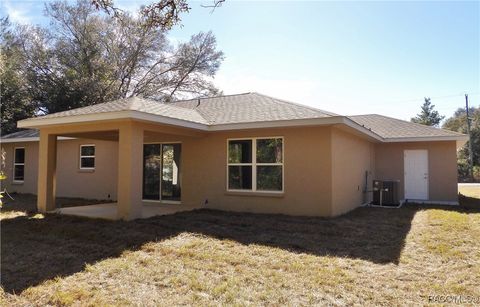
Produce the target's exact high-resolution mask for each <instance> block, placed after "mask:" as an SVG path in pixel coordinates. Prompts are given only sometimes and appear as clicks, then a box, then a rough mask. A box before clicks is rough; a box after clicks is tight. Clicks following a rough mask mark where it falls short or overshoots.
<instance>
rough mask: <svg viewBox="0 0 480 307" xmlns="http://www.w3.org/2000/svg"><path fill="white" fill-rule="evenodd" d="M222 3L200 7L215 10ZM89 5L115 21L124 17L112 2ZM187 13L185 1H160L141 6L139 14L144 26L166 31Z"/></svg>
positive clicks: (215, 0) (219, 0) (101, 0)
mask: <svg viewBox="0 0 480 307" xmlns="http://www.w3.org/2000/svg"><path fill="white" fill-rule="evenodd" d="M224 2H225V0H213V3H212V5H202V6H203V7H210V8H213V9H215V8H217V7H220V6H221V5H222V4H223V3H224ZM91 3H92V5H93V6H94V7H95V8H96V9H97V10H103V11H104V12H106V13H107V14H108V15H111V16H113V17H115V18H116V19H119V20H121V19H123V18H124V16H125V11H123V10H122V9H120V8H118V7H117V6H115V3H114V1H113V0H91ZM188 11H190V7H189V6H188V3H187V1H186V0H160V1H158V2H153V3H151V4H149V5H143V6H141V7H140V10H139V13H140V16H141V20H142V23H143V24H144V25H145V26H147V27H157V28H161V29H167V30H168V29H171V28H172V27H173V26H174V25H176V24H178V23H180V21H181V19H180V15H181V14H182V13H186V12H188Z"/></svg>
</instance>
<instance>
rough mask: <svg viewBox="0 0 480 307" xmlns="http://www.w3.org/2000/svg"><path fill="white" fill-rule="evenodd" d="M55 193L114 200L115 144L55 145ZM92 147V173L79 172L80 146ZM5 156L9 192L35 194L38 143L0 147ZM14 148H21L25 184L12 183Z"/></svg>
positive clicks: (79, 141) (78, 142) (78, 141)
mask: <svg viewBox="0 0 480 307" xmlns="http://www.w3.org/2000/svg"><path fill="white" fill-rule="evenodd" d="M57 144H58V154H57V170H56V175H57V180H56V189H57V193H56V194H57V196H59V197H63V196H65V197H82V198H88V199H108V195H110V199H116V196H117V170H118V167H117V161H118V153H117V147H118V143H117V142H110V141H100V140H89V139H76V140H62V141H58V143H57ZM84 144H94V145H95V170H93V171H91V170H88V171H86V170H80V167H79V159H80V145H84ZM2 147H3V148H4V149H5V151H6V153H7V155H6V172H7V179H6V180H5V186H6V188H7V190H8V191H9V192H17V193H31V194H37V176H38V142H24V143H15V144H12V143H6V144H2ZM14 147H25V155H26V157H25V180H24V182H23V183H13V182H12V178H13V151H14Z"/></svg>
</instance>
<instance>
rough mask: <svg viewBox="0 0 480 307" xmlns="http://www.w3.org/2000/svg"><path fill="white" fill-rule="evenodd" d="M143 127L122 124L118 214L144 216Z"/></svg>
mask: <svg viewBox="0 0 480 307" xmlns="http://www.w3.org/2000/svg"><path fill="white" fill-rule="evenodd" d="M142 174H143V129H142V128H141V127H139V125H138V124H136V123H135V122H127V123H125V124H122V125H121V127H120V129H119V141H118V186H117V189H118V195H117V216H118V218H119V219H124V220H133V219H136V218H140V217H142V182H143V178H142V177H143V176H142Z"/></svg>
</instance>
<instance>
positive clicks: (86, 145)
mask: <svg viewBox="0 0 480 307" xmlns="http://www.w3.org/2000/svg"><path fill="white" fill-rule="evenodd" d="M90 146H93V147H94V148H95V154H96V153H97V148H96V146H95V144H82V145H80V158H79V159H78V166H79V168H80V169H84V170H94V169H95V166H96V165H97V161H96V160H97V159H96V158H95V155H93V156H83V155H82V147H90ZM82 158H93V161H94V165H95V166H94V167H82Z"/></svg>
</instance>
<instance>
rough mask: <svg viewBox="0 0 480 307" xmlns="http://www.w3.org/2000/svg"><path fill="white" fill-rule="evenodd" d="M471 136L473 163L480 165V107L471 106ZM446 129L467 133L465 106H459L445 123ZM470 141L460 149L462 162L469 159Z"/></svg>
mask: <svg viewBox="0 0 480 307" xmlns="http://www.w3.org/2000/svg"><path fill="white" fill-rule="evenodd" d="M468 111H469V113H470V123H471V129H470V137H471V141H472V149H473V165H474V166H477V167H479V166H480V107H479V108H475V107H470V108H469V110H468ZM443 128H444V129H449V130H452V131H456V132H460V133H467V112H466V110H465V109H464V108H459V109H458V110H457V111H455V113H454V114H453V116H452V117H450V118H448V119H447V120H446V121H445V123H444V124H443ZM468 145H469V144H468V142H467V144H465V145H464V146H463V147H462V149H461V150H460V151H459V159H460V162H462V163H463V162H465V163H466V161H467V158H468Z"/></svg>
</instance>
